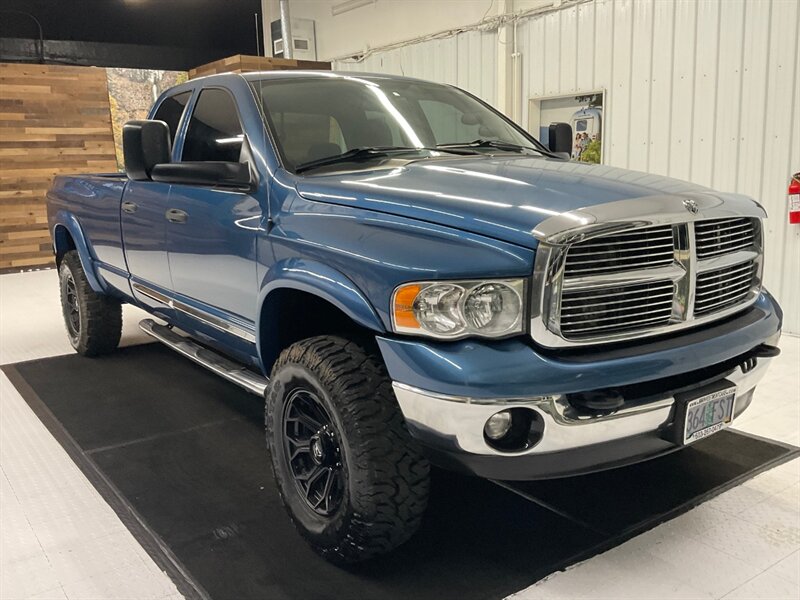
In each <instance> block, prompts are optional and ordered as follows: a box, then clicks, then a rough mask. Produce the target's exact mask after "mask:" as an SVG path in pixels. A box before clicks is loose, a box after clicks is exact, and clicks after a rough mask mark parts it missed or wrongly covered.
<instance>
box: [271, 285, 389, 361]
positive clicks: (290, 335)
mask: <svg viewBox="0 0 800 600" xmlns="http://www.w3.org/2000/svg"><path fill="white" fill-rule="evenodd" d="M260 323H261V324H260V330H259V332H258V333H259V339H260V340H261V359H262V361H263V363H264V369H265V371H266V372H267V373H269V371H270V370H271V369H272V365H273V363H274V362H275V360H276V359H277V358H278V355H279V354H280V353H281V351H282V350H283V349H284V348H287V347H288V346H290V345H291V344H293V343H295V342H298V341H300V340H303V339H306V338H310V337H314V336H317V335H339V336H342V337H345V338H347V339H350V340H353V341H356V342H358V343H359V344H361V345H362V346H364V347H365V348H366V349H368V350H377V343H376V341H375V333H376V332H375V331H372V330H370V329H368V328H366V327H364V326H362V325H359V324H358V323H356V322H355V321H353V320H352V319H351V318H350V317H349V316H348V315H347V314H345V313H344V312H343V311H342V310H341V309H339V308H338V307H337V306H335V305H333V304H331V303H330V302H328V301H327V300H325V299H323V298H320V297H319V296H315V295H314V294H310V293H308V292H304V291H301V290H295V289H291V288H283V289H278V290H275V291H273V292H270V294H269V295H268V296H267V298H266V300H264V304H263V305H262V307H261V321H260Z"/></svg>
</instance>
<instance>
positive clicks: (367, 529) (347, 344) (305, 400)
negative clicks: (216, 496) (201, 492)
mask: <svg viewBox="0 0 800 600" xmlns="http://www.w3.org/2000/svg"><path fill="white" fill-rule="evenodd" d="M266 423H267V441H268V443H269V449H270V453H271V458H272V466H273V471H274V473H275V479H276V482H277V484H278V489H279V491H280V494H281V498H282V500H283V502H284V505H285V506H286V509H287V511H288V512H289V515H290V517H291V518H292V521H293V522H294V524H295V526H296V527H297V529H298V530H299V532H300V533H301V535H302V536H303V537H304V538H305V539H306V540H307V541H308V542H309V543H310V544H311V546H312V547H313V548H314V549H315V550H316V551H317V552H319V553H320V554H322V555H323V556H324V557H326V558H328V559H329V560H331V561H333V562H337V563H351V562H357V561H362V560H366V559H369V558H372V557H373V556H377V555H380V554H385V553H387V552H389V551H391V550H393V549H394V548H396V547H397V546H399V545H400V544H402V543H403V542H405V541H406V540H408V539H409V538H410V537H411V536H412V535H413V534H414V532H415V531H416V530H417V528H418V527H419V524H420V521H421V519H422V515H423V513H424V511H425V508H426V506H427V500H428V487H429V482H428V479H429V466H428V462H427V461H426V460H425V458H424V457H423V456H422V454H421V452H420V450H419V448H417V446H416V444H415V443H414V442H413V440H412V439H411V437H410V436H409V434H408V431H407V430H406V427H405V422H404V420H403V415H402V413H401V412H400V408H399V406H398V405H397V401H396V399H395V398H394V393H393V391H392V387H391V381H390V380H389V378H388V375H387V374H386V371H385V368H384V366H383V364H382V362H381V360H380V358H379V357H377V356H375V355H373V354H370V353H368V352H366V351H365V350H364V349H363V348H361V347H360V346H358V345H357V344H355V343H354V342H351V341H348V340H345V339H342V338H338V337H332V336H322V337H316V338H310V339H307V340H303V341H301V342H298V343H296V344H294V345H292V346H290V347H289V348H287V349H286V350H284V352H283V353H281V355H280V357H279V358H278V360H277V362H276V363H275V366H274V367H273V369H272V376H271V378H270V384H269V387H268V389H267V402H266Z"/></svg>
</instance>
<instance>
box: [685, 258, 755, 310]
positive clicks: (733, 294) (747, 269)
mask: <svg viewBox="0 0 800 600" xmlns="http://www.w3.org/2000/svg"><path fill="white" fill-rule="evenodd" d="M755 274H756V264H755V263H754V262H753V261H749V262H746V263H744V264H739V265H734V266H731V267H725V268H723V269H717V270H715V271H707V272H705V273H700V275H698V276H697V292H696V298H695V302H694V314H695V316H698V315H705V314H709V313H713V312H715V311H718V310H721V309H723V308H726V307H728V306H735V305H736V304H739V303H740V302H741V301H742V300H744V299H745V298H746V297H747V296H748V294H749V293H750V289H751V288H752V287H753V279H754V278H755Z"/></svg>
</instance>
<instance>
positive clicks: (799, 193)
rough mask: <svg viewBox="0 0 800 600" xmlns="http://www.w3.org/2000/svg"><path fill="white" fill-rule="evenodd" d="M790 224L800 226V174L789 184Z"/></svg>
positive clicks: (796, 174)
mask: <svg viewBox="0 0 800 600" xmlns="http://www.w3.org/2000/svg"><path fill="white" fill-rule="evenodd" d="M789 223H791V224H792V225H800V173H795V174H794V177H792V180H791V181H790V182H789Z"/></svg>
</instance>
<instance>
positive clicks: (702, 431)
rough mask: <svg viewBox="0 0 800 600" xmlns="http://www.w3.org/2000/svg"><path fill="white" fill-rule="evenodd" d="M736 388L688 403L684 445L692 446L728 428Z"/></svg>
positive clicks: (720, 391)
mask: <svg viewBox="0 0 800 600" xmlns="http://www.w3.org/2000/svg"><path fill="white" fill-rule="evenodd" d="M735 397H736V388H735V387H734V388H726V389H724V390H719V391H717V392H713V393H711V394H707V395H705V396H701V397H699V398H695V399H694V400H690V401H689V402H687V403H686V419H685V422H684V427H683V443H684V444H691V443H693V442H696V441H697V440H702V439H703V438H704V437H708V436H709V435H711V434H712V433H716V432H717V431H719V430H720V429H723V428H724V427H727V426H728V425H730V423H731V419H732V415H733V402H734V399H735Z"/></svg>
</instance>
